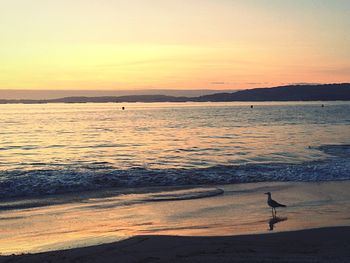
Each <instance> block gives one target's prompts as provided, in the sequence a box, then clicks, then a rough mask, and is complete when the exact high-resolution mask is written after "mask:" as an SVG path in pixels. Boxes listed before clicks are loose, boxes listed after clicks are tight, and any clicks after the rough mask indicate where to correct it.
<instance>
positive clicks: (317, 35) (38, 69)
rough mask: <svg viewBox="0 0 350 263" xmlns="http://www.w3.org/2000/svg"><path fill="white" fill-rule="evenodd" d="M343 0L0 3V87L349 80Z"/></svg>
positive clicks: (348, 15)
mask: <svg viewBox="0 0 350 263" xmlns="http://www.w3.org/2000/svg"><path fill="white" fill-rule="evenodd" d="M349 30H350V1H348V0H343V1H342V0H328V1H325V0H295V1H280V0H256V1H254V0H242V1H238V0H237V1H235V0H60V1H57V0H0V89H52V90H57V89H92V90H99V89H103V90H106V89H111V90H113V89H115V90H120V89H145V88H161V89H236V88H237V89H238V88H249V87H263V86H274V85H281V84H282V85H283V84H289V83H333V82H350V31H349Z"/></svg>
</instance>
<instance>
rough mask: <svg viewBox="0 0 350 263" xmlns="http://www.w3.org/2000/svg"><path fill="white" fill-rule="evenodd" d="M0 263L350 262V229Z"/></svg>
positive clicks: (164, 239) (197, 240) (102, 248)
mask: <svg viewBox="0 0 350 263" xmlns="http://www.w3.org/2000/svg"><path fill="white" fill-rule="evenodd" d="M0 262H1V263H3V262H52V263H53V262H350V227H333V228H320V229H312V230H301V231H294V232H284V233H274V234H261V235H245V236H225V237H176V236H137V237H133V238H130V239H127V240H123V241H120V242H116V243H111V244H105V245H99V246H92V247H86V248H76V249H71V250H64V251H53V252H47V253H39V254H34V255H19V256H7V257H0Z"/></svg>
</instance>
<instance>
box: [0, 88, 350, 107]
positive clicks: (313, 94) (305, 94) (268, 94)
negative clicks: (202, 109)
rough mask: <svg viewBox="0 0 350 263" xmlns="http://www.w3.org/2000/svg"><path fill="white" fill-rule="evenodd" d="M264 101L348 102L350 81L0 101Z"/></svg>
mask: <svg viewBox="0 0 350 263" xmlns="http://www.w3.org/2000/svg"><path fill="white" fill-rule="evenodd" d="M264 101H278V102H287V101H350V83H341V84H322V85H289V86H280V87H273V88H257V89H249V90H241V91H237V92H233V93H215V94H210V95H204V96H198V97H184V96H181V97H177V96H167V95H157V94H155V95H130V96H100V97H86V96H74V97H63V98H58V99H37V100H33V99H0V104H48V103H127V102H128V103H132V102H135V103H136V102H143V103H152V102H264Z"/></svg>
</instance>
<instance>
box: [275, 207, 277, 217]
mask: <svg viewBox="0 0 350 263" xmlns="http://www.w3.org/2000/svg"><path fill="white" fill-rule="evenodd" d="M275 216H277V210H276V208H275Z"/></svg>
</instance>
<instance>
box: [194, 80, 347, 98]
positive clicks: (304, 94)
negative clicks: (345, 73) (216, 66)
mask: <svg viewBox="0 0 350 263" xmlns="http://www.w3.org/2000/svg"><path fill="white" fill-rule="evenodd" d="M318 100H350V83H342V84H323V85H289V86H281V87H274V88H258V89H250V90H242V91H237V92H235V93H217V94H212V95H206V96H200V97H198V101H318Z"/></svg>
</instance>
